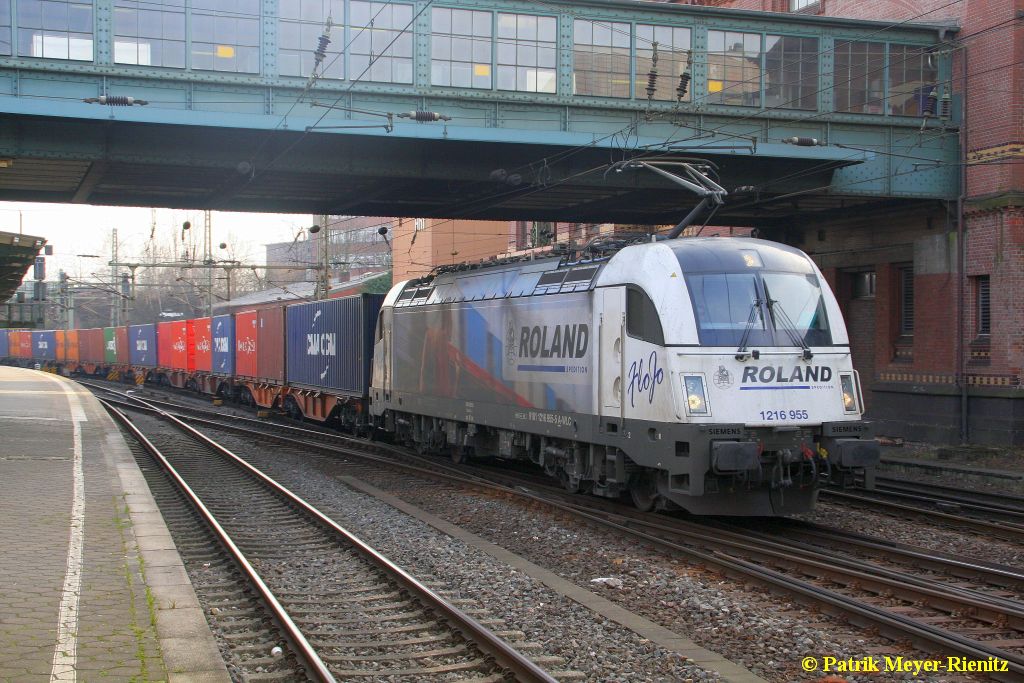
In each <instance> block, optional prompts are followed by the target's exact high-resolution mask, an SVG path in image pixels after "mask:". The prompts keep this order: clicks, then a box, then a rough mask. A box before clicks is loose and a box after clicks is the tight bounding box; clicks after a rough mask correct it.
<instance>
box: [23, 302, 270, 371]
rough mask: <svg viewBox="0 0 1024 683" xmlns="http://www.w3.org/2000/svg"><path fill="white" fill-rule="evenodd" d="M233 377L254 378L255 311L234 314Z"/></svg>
mask: <svg viewBox="0 0 1024 683" xmlns="http://www.w3.org/2000/svg"><path fill="white" fill-rule="evenodd" d="M29 346H30V347H31V343H30V344H29ZM11 349H12V351H13V349H14V342H13V341H12V342H11ZM235 375H237V376H238V377H256V311H245V312H244V313H237V314H235Z"/></svg>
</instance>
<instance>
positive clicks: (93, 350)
mask: <svg viewBox="0 0 1024 683" xmlns="http://www.w3.org/2000/svg"><path fill="white" fill-rule="evenodd" d="M78 359H79V360H80V361H81V362H83V363H99V364H103V362H104V360H105V356H104V348H103V328H102V327H94V328H92V329H90V330H79V331H78Z"/></svg>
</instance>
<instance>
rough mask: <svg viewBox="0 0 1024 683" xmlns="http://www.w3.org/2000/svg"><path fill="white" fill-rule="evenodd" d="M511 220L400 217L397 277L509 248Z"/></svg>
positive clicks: (397, 279) (395, 254)
mask: <svg viewBox="0 0 1024 683" xmlns="http://www.w3.org/2000/svg"><path fill="white" fill-rule="evenodd" d="M512 229H513V224H512V223H510V222H509V221H471V220H461V219H457V220H452V219H441V218H404V219H399V220H398V221H397V223H396V225H395V227H394V230H393V239H392V251H391V253H392V259H393V264H394V281H395V282H401V281H402V280H408V279H410V278H414V277H421V276H423V275H426V274H428V273H429V272H430V271H431V270H433V269H434V268H435V267H436V266H440V265H450V264H453V263H470V262H473V261H481V260H484V259H487V258H490V257H491V256H495V255H497V254H502V253H505V252H507V251H508V250H509V246H510V244H511V243H512V242H513V241H514V233H512V232H511V230H512Z"/></svg>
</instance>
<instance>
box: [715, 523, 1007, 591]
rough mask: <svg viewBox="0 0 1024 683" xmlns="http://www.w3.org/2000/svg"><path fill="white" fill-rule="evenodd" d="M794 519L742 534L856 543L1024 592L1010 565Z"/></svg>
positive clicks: (807, 544) (806, 544)
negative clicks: (779, 525)
mask: <svg viewBox="0 0 1024 683" xmlns="http://www.w3.org/2000/svg"><path fill="white" fill-rule="evenodd" d="M787 521H788V522H793V524H792V525H791V526H786V527H783V528H782V529H778V530H772V531H768V532H763V531H751V530H750V529H743V530H742V533H744V534H746V535H748V536H749V535H753V536H755V537H758V538H766V539H769V540H773V539H776V538H778V537H780V536H781V537H782V538H783V539H784V540H785V542H786V543H790V544H793V543H798V544H800V545H801V546H804V547H809V548H814V547H816V546H820V545H821V544H825V545H835V544H842V545H845V546H856V547H858V548H862V549H864V550H865V551H871V552H874V553H876V554H878V555H880V556H886V557H889V558H897V559H896V560H895V561H897V562H902V563H905V564H913V565H914V566H917V567H922V568H925V569H931V570H937V571H942V572H946V573H948V574H950V575H952V576H956V577H958V578H961V579H981V580H983V581H985V582H986V583H988V584H989V585H991V586H999V587H1001V588H1010V589H1013V590H1016V591H1021V592H1024V573H1022V572H1018V571H1014V570H1013V569H1011V568H1009V567H1003V566H998V565H994V564H987V563H982V562H977V561H968V560H965V559H964V558H962V557H957V556H955V555H948V554H945V553H934V552H924V551H922V550H920V549H917V548H914V547H913V546H907V545H902V544H896V543H889V542H884V541H879V540H878V539H875V538H871V537H870V536H864V535H862V534H858V533H854V532H850V531H844V530H841V529H836V528H834V527H827V526H820V525H818V524H815V523H813V522H805V521H798V520H787ZM715 525H721V526H722V527H724V528H726V529H732V530H734V531H740V529H739V528H738V527H736V526H735V525H732V524H729V523H727V522H720V521H716V522H715ZM792 536H796V537H801V536H806V537H810V538H811V539H814V540H812V541H810V542H807V541H797V540H794V539H793V538H792Z"/></svg>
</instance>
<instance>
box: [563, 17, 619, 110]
mask: <svg viewBox="0 0 1024 683" xmlns="http://www.w3.org/2000/svg"><path fill="white" fill-rule="evenodd" d="M629 43H630V25H629V24H625V23H619V22H607V21H588V20H585V19H577V20H576V21H575V22H574V24H573V94H575V95H596V96H598V97H629V96H630V74H629V59H630V54H629Z"/></svg>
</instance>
